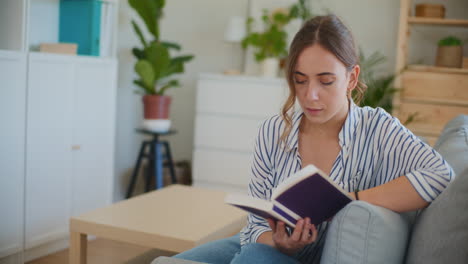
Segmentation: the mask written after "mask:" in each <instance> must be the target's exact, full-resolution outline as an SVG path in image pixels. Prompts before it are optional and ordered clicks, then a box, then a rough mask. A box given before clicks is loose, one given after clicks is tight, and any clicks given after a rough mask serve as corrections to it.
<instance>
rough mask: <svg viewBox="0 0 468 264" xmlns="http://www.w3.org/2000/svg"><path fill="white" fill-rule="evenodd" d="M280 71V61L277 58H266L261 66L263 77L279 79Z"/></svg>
mask: <svg viewBox="0 0 468 264" xmlns="http://www.w3.org/2000/svg"><path fill="white" fill-rule="evenodd" d="M278 69H279V60H278V59H277V58H266V59H264V60H263V61H262V62H261V64H260V71H261V72H260V73H261V76H263V77H272V78H275V77H277V76H278Z"/></svg>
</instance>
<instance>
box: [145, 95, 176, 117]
mask: <svg viewBox="0 0 468 264" xmlns="http://www.w3.org/2000/svg"><path fill="white" fill-rule="evenodd" d="M170 105H171V97H170V96H166V95H145V96H143V107H144V108H143V109H144V118H145V119H169V107H170Z"/></svg>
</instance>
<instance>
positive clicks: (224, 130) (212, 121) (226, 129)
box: [195, 114, 263, 153]
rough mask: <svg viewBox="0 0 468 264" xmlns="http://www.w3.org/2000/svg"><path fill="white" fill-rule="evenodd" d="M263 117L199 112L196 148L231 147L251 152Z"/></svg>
mask: <svg viewBox="0 0 468 264" xmlns="http://www.w3.org/2000/svg"><path fill="white" fill-rule="evenodd" d="M262 120H263V119H248V118H241V117H236V116H224V115H219V114H198V115H197V116H196V118H195V148H199V147H208V148H214V149H228V150H229V149H230V150H235V151H242V152H247V153H250V152H252V151H253V149H254V143H255V138H256V136H257V133H258V128H259V126H260V124H261V122H262Z"/></svg>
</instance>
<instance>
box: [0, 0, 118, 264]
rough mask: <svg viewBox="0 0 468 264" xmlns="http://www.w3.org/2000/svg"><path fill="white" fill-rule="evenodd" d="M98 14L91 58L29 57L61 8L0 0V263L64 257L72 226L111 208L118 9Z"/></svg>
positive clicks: (47, 2)
mask: <svg viewBox="0 0 468 264" xmlns="http://www.w3.org/2000/svg"><path fill="white" fill-rule="evenodd" d="M102 5H103V11H102V12H106V14H107V15H105V18H104V17H103V19H102V20H101V22H102V23H106V24H107V25H108V26H107V29H108V30H107V31H104V30H103V31H102V33H101V38H102V39H105V40H106V43H107V44H108V45H107V52H101V54H102V53H105V54H103V55H102V56H99V57H96V56H79V55H64V54H63V55H62V54H53V53H42V52H39V51H38V49H37V47H38V45H39V44H40V43H41V42H58V31H59V6H60V0H0V117H1V120H2V132H0V211H1V212H2V215H3V218H2V220H1V221H0V263H24V262H26V261H30V260H32V259H35V258H38V257H41V256H44V255H47V254H50V253H52V252H53V251H56V250H58V249H61V248H65V247H66V246H67V243H64V242H65V241H66V239H67V237H68V219H69V218H70V217H71V216H74V215H78V214H81V213H83V212H86V211H89V210H92V209H95V208H97V207H103V206H105V205H108V204H110V203H111V202H112V190H113V174H114V145H115V142H114V141H115V107H116V90H117V88H116V87H117V84H116V80H117V65H118V62H117V59H116V46H117V45H116V40H117V14H118V1H117V0H104V1H102ZM104 6H105V8H104ZM104 10H105V11H104Z"/></svg>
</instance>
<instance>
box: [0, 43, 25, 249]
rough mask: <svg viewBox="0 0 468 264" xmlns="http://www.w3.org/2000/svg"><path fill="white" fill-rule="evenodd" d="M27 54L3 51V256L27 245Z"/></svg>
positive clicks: (0, 162)
mask: <svg viewBox="0 0 468 264" xmlns="http://www.w3.org/2000/svg"><path fill="white" fill-rule="evenodd" d="M25 75H26V56H25V55H24V54H22V53H20V52H7V51H0V120H1V122H2V124H1V131H0V150H1V151H0V212H1V215H2V216H1V220H0V258H2V257H5V256H7V255H10V254H14V253H16V252H20V251H21V250H22V248H23V224H24V222H23V219H24V217H23V212H24V206H23V204H24V199H23V197H24V189H23V188H24V162H25V158H24V153H25V125H26V79H25V78H24V76H25Z"/></svg>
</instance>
